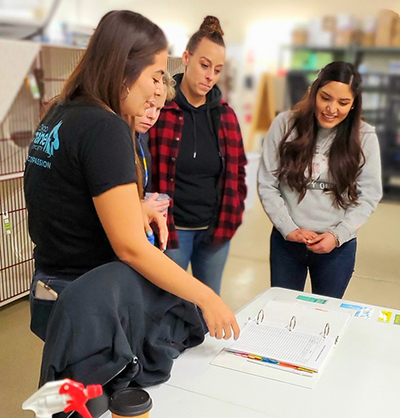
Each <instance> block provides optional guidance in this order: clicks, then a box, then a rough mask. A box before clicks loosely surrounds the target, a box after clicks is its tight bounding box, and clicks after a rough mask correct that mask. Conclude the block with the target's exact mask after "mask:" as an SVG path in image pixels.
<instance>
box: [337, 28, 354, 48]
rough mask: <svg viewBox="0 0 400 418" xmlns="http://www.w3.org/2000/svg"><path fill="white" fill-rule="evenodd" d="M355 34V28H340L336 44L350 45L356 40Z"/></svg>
mask: <svg viewBox="0 0 400 418" xmlns="http://www.w3.org/2000/svg"><path fill="white" fill-rule="evenodd" d="M355 36H356V31H355V30H354V29H339V30H337V31H336V33H335V46H349V45H351V44H352V43H353V42H354V39H355Z"/></svg>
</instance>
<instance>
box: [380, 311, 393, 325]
mask: <svg viewBox="0 0 400 418" xmlns="http://www.w3.org/2000/svg"><path fill="white" fill-rule="evenodd" d="M391 317H392V311H380V312H379V318H378V321H379V322H385V323H389V322H390V318H391Z"/></svg>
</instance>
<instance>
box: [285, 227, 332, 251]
mask: <svg viewBox="0 0 400 418" xmlns="http://www.w3.org/2000/svg"><path fill="white" fill-rule="evenodd" d="M286 240H287V241H291V242H299V243H301V244H306V246H307V249H308V250H310V251H312V252H313V253H316V254H328V253H330V252H331V251H332V250H333V249H335V248H336V246H337V242H336V238H335V236H334V235H333V234H331V233H330V232H324V233H322V234H318V233H317V232H314V231H310V230H309V229H302V228H299V229H295V230H294V231H292V232H290V233H289V234H288V235H287V236H286Z"/></svg>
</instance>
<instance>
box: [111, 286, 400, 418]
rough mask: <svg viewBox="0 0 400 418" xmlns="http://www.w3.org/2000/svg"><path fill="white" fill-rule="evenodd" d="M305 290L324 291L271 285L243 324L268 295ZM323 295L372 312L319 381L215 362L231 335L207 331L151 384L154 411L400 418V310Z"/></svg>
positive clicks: (351, 330) (354, 325) (214, 417)
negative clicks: (385, 317)
mask: <svg viewBox="0 0 400 418" xmlns="http://www.w3.org/2000/svg"><path fill="white" fill-rule="evenodd" d="M299 295H306V296H312V297H315V298H321V297H320V296H316V295H311V294H307V293H302V292H296V291H291V290H287V289H281V288H271V289H268V290H267V291H265V292H264V293H262V294H261V295H259V296H258V297H256V298H255V299H254V300H253V301H251V302H250V303H249V304H247V305H246V306H245V307H244V308H242V309H241V310H240V311H239V312H238V313H237V319H238V322H239V325H240V326H241V327H243V326H244V324H245V323H246V321H247V320H248V319H249V318H254V317H255V316H256V315H257V313H258V311H259V310H260V309H262V308H263V307H264V306H265V305H266V303H267V302H268V301H269V300H272V299H275V298H285V299H293V300H294V299H296V298H297V296H299ZM323 299H326V300H327V302H326V303H325V304H324V305H320V306H321V307H324V308H327V309H338V307H339V306H340V304H341V303H349V304H356V305H362V306H367V307H370V308H372V309H373V313H372V316H371V317H370V318H362V317H352V318H351V319H350V321H349V323H348V325H347V327H346V330H345V332H344V334H343V335H342V336H341V338H340V341H339V343H338V346H337V347H336V348H335V349H334V350H333V351H332V353H331V354H330V356H329V358H328V360H327V364H326V365H325V367H324V369H323V371H322V373H321V375H320V376H319V377H318V381H317V382H316V384H315V386H314V387H313V388H312V389H310V388H305V387H301V386H298V385H295V384H290V383H287V382H282V381H277V380H273V379H269V378H265V377H259V376H255V375H252V374H247V373H243V372H239V371H236V370H231V369H227V368H222V367H218V366H215V365H212V364H210V363H211V362H212V361H213V360H214V359H215V358H216V356H217V355H218V354H219V353H220V351H221V349H222V348H223V347H225V346H227V344H228V343H227V341H224V340H216V339H215V338H211V337H209V336H207V337H206V340H205V342H204V343H203V344H202V345H200V346H198V347H195V348H192V349H189V350H187V351H186V352H185V353H183V354H182V355H181V356H180V357H179V358H178V359H177V360H176V361H175V363H174V366H173V369H172V373H171V379H170V380H169V381H168V382H166V383H164V384H162V385H159V386H154V387H151V388H147V389H146V390H147V391H148V392H149V393H150V395H151V397H152V399H153V403H154V406H153V409H152V411H151V414H150V416H151V418H167V417H174V418H204V417H207V418H222V417H229V418H232V417H237V418H242V417H243V418H245V417H246V418H261V417H268V418H347V417H349V418H353V417H355V416H359V417H362V418H377V417H385V418H399V417H400V401H399V389H400V326H399V325H395V324H393V317H394V315H395V314H396V313H397V314H399V313H400V312H399V311H395V310H393V309H388V308H383V307H377V306H372V305H365V304H361V303H357V302H350V301H345V300H339V299H334V298H328V297H323ZM342 309H343V308H342ZM385 310H389V311H392V312H393V316H392V319H391V321H390V323H382V322H379V321H378V317H379V314H380V312H381V311H385ZM260 367H262V366H260ZM283 373H287V372H283ZM304 379H308V377H304ZM106 417H108V416H107V415H106V414H105V415H104V416H103V418H106Z"/></svg>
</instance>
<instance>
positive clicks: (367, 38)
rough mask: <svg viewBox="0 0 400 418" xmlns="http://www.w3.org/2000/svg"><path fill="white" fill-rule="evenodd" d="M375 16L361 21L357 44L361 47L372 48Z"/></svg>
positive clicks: (366, 17)
mask: <svg viewBox="0 0 400 418" xmlns="http://www.w3.org/2000/svg"><path fill="white" fill-rule="evenodd" d="M376 21H377V17H376V16H365V17H364V18H363V19H362V20H361V25H360V31H359V34H358V44H359V45H361V46H374V45H375V34H376Z"/></svg>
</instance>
